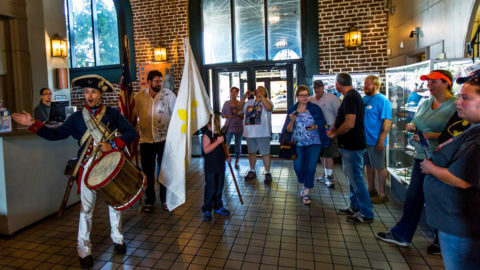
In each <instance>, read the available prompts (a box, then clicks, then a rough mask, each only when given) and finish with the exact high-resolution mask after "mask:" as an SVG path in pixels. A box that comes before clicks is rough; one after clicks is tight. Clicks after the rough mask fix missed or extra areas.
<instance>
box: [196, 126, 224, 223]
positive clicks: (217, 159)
mask: <svg viewBox="0 0 480 270" xmlns="http://www.w3.org/2000/svg"><path fill="white" fill-rule="evenodd" d="M224 141H225V139H224V137H223V136H222V135H220V136H219V134H215V135H214V134H213V133H212V123H211V121H208V124H207V126H206V128H204V129H203V137H202V148H203V152H204V155H203V160H204V166H203V168H204V172H205V194H204V199H203V200H204V203H203V206H202V211H203V220H204V221H211V220H212V213H211V211H212V209H215V213H218V214H220V215H222V216H228V215H230V211H228V210H227V209H226V208H224V207H223V202H222V193H223V185H224V182H225V152H224V151H223V148H222V143H223V142H224ZM226 159H227V161H228V162H230V157H227V158H226Z"/></svg>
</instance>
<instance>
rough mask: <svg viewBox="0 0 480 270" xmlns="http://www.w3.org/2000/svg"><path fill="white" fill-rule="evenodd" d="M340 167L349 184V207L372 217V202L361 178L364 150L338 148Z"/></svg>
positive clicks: (366, 216) (367, 216)
mask: <svg viewBox="0 0 480 270" xmlns="http://www.w3.org/2000/svg"><path fill="white" fill-rule="evenodd" d="M339 151H340V155H342V167H343V173H344V174H345V178H347V181H348V183H349V184H350V207H351V208H352V209H354V210H360V214H362V215H363V216H365V218H369V219H370V218H373V210H372V202H371V201H370V195H368V189H367V185H366V184H365V180H363V171H362V170H363V153H365V150H346V149H344V148H340V149H339Z"/></svg>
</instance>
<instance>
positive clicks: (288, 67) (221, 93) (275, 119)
mask: <svg viewBox="0 0 480 270" xmlns="http://www.w3.org/2000/svg"><path fill="white" fill-rule="evenodd" d="M296 77H297V76H296V64H284V65H281V66H273V65H271V66H257V67H253V66H245V67H241V68H240V67H236V68H228V67H226V68H212V69H209V70H208V78H209V79H208V81H209V87H210V89H212V92H213V97H214V99H213V108H214V110H215V111H216V112H221V109H222V106H223V104H224V103H225V101H227V100H229V99H230V88H231V87H232V86H236V87H238V88H239V89H240V95H239V98H240V97H242V96H243V95H244V94H245V93H246V92H247V91H249V90H254V89H256V88H257V87H258V86H260V85H261V86H264V87H265V88H266V89H267V91H268V97H269V99H270V100H271V101H272V103H273V106H274V107H273V113H272V145H277V146H278V144H279V141H278V140H279V137H280V133H281V132H282V127H283V122H284V121H285V117H286V114H287V109H288V108H289V107H290V106H292V105H293V104H294V102H295V100H294V96H295V95H294V88H295V86H296ZM224 122H225V120H224V119H222V125H223V123H224ZM277 148H278V147H277ZM276 152H278V149H276V148H275V147H272V154H275V153H276Z"/></svg>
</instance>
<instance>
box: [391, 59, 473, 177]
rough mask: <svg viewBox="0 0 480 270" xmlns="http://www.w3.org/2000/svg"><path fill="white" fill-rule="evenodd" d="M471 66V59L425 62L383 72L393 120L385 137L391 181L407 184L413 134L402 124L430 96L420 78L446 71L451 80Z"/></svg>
mask: <svg viewBox="0 0 480 270" xmlns="http://www.w3.org/2000/svg"><path fill="white" fill-rule="evenodd" d="M471 66H472V60H471V59H454V60H429V61H424V62H420V63H416V64H412V65H408V66H401V67H395V68H388V69H386V72H385V73H386V74H385V76H386V84H385V85H386V93H387V98H388V99H389V100H390V102H391V105H392V117H393V119H392V126H391V128H390V133H389V136H388V149H387V169H388V171H389V172H390V175H391V176H392V178H394V179H396V180H398V181H399V182H400V183H402V184H404V185H408V184H409V183H410V176H411V171H412V167H413V163H414V155H415V148H414V147H413V144H412V142H411V140H412V137H413V133H410V132H406V131H405V125H406V124H407V123H409V122H411V121H412V120H413V117H414V115H415V113H416V112H417V108H418V106H419V104H421V103H422V102H423V101H424V100H426V99H428V98H429V97H430V92H429V91H428V89H427V83H426V82H424V81H421V80H420V76H421V75H424V74H428V73H430V71H431V70H435V69H445V70H449V71H450V72H451V73H452V75H454V77H455V76H465V75H467V74H468V73H469V72H470V71H471ZM459 89H460V86H458V85H456V84H455V83H454V85H453V91H454V93H457V92H458V91H459ZM392 185H393V183H392Z"/></svg>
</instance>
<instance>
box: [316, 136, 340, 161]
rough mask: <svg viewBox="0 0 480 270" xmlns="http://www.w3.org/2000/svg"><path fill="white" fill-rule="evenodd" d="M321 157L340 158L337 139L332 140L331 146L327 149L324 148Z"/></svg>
mask: <svg viewBox="0 0 480 270" xmlns="http://www.w3.org/2000/svg"><path fill="white" fill-rule="evenodd" d="M320 157H325V158H336V157H339V153H338V145H337V138H334V139H333V140H330V145H329V146H328V147H327V148H322V150H321V152H320Z"/></svg>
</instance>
